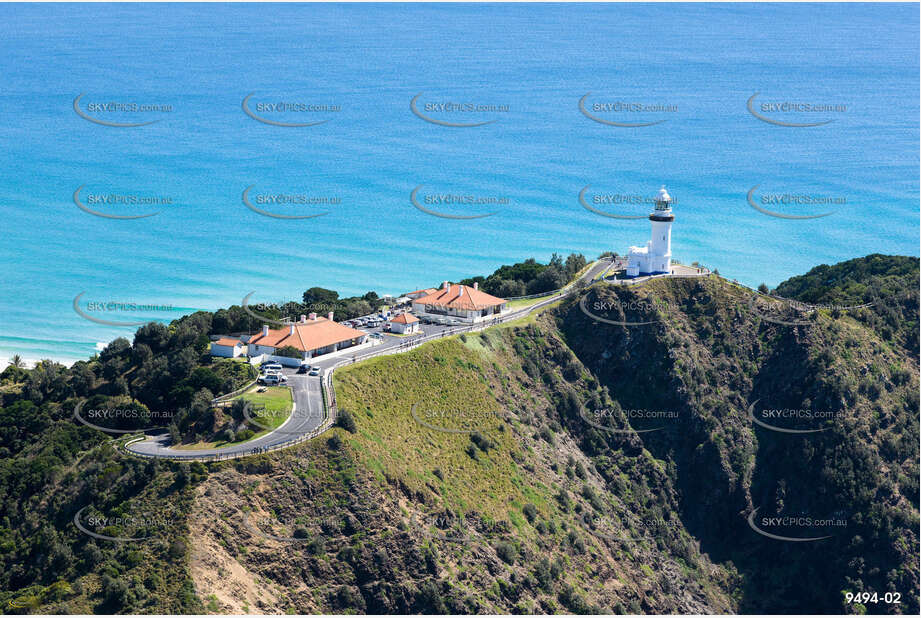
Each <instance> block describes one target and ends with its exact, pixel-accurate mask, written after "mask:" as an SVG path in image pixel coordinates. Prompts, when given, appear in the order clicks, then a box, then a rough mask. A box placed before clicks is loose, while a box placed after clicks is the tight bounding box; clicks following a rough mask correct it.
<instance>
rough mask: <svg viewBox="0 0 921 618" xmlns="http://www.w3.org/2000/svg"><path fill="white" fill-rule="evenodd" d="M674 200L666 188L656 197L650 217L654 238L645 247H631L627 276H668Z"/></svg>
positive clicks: (670, 258) (669, 271)
mask: <svg viewBox="0 0 921 618" xmlns="http://www.w3.org/2000/svg"><path fill="white" fill-rule="evenodd" d="M671 202H672V198H671V196H669V194H668V191H666V190H665V187H662V188H661V189H659V192H658V193H657V194H656V197H655V210H653V211H652V212H651V213H650V215H649V221H650V222H651V223H652V238H650V239H649V240H648V241H647V242H646V246H645V247H630V252H629V253H628V254H627V272H626V274H627V276H628V277H639V276H641V275H666V274H669V273H671V269H672V222H673V221H674V220H675V216H674V215H673V214H672V208H671Z"/></svg>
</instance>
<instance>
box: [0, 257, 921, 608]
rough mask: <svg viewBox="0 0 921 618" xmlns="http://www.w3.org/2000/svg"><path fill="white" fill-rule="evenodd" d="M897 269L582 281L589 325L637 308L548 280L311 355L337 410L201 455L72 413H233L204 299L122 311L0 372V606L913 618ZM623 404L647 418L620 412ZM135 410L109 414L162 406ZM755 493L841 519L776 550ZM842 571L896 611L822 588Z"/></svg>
mask: <svg viewBox="0 0 921 618" xmlns="http://www.w3.org/2000/svg"><path fill="white" fill-rule="evenodd" d="M567 261H568V260H567ZM917 262H918V261H917V259H912V258H890V257H887V256H869V257H868V258H864V259H863V260H852V261H850V262H845V263H843V264H839V265H835V266H830V267H824V266H823V267H819V268H818V269H814V270H813V271H810V273H807V275H804V276H803V277H805V278H807V279H808V281H807V280H804V279H803V278H801V277H797V278H794V279H791V280H790V281H789V282H785V283H784V284H781V285H780V286H778V288H777V293H778V294H779V295H781V296H784V297H787V298H795V299H797V300H802V301H803V302H809V303H813V304H824V305H831V304H838V305H853V304H861V303H862V302H867V299H871V298H872V299H875V300H871V301H870V302H874V307H876V306H881V307H883V306H886V307H894V308H895V313H893V314H891V315H889V314H880V315H878V316H874V315H871V314H865V313H860V312H853V311H850V310H844V311H841V310H836V309H834V308H828V309H825V308H823V309H820V310H818V311H815V312H811V313H810V314H809V319H808V323H805V324H801V325H795V326H790V325H783V324H776V323H772V322H769V321H767V320H764V319H763V317H762V316H761V315H759V313H758V312H757V311H754V310H753V309H752V307H751V306H750V304H749V299H750V296H751V294H750V292H749V291H748V290H745V289H743V288H741V287H738V286H735V285H733V284H731V283H729V282H726V281H724V280H721V279H719V278H717V277H710V278H707V279H702V280H659V281H653V282H651V283H649V284H647V285H645V286H643V287H641V288H638V289H622V288H620V287H614V286H606V285H596V286H594V287H593V288H591V289H590V290H589V291H587V292H586V293H587V294H588V295H589V298H590V299H591V300H592V301H593V302H594V301H598V303H599V305H598V306H600V307H603V310H602V311H603V313H604V315H603V316H602V317H605V318H608V319H610V320H611V321H620V322H626V323H631V322H642V321H650V320H649V318H650V317H655V318H656V319H657V320H658V321H654V322H653V323H652V324H646V325H640V326H630V325H616V324H610V323H607V322H601V321H598V320H595V319H593V318H592V317H591V316H589V315H587V314H586V313H585V312H584V311H583V310H582V308H580V305H579V302H578V300H579V299H578V298H575V299H570V300H567V301H565V302H562V303H559V304H558V305H556V306H554V307H550V308H548V309H547V310H546V311H545V312H543V313H541V314H539V315H537V316H534V315H532V316H530V317H528V318H525V319H522V320H519V321H517V322H515V323H512V324H508V325H503V326H499V327H494V328H490V329H488V330H486V331H483V332H481V333H478V334H468V335H462V336H459V337H453V338H449V339H445V340H440V341H437V342H433V343H432V344H427V345H425V346H422V347H420V348H418V349H416V350H414V351H412V352H409V353H405V354H401V355H398V356H390V357H381V358H377V359H371V360H369V361H365V362H362V363H358V364H356V365H354V366H350V367H348V368H345V369H341V370H339V371H337V373H336V388H337V398H338V400H339V404H340V406H341V407H342V408H343V409H344V410H345V412H344V413H343V414H342V415H341V417H340V419H339V422H338V423H337V425H338V426H337V427H336V428H335V429H333V430H331V431H330V432H329V433H328V434H326V435H324V436H323V437H321V438H319V439H316V440H312V441H309V442H307V443H305V444H303V445H301V446H299V447H296V448H292V449H288V450H284V451H280V452H277V453H273V454H267V455H261V456H258V457H249V458H245V459H241V460H235V461H232V462H224V463H219V464H206V465H203V464H191V465H189V464H172V463H167V462H151V461H146V460H137V459H134V458H131V457H126V456H125V455H123V454H121V453H120V452H118V451H117V450H116V449H115V448H114V446H113V444H112V443H111V441H110V437H109V436H107V435H105V434H104V433H102V432H100V431H97V430H94V429H91V428H89V427H87V426H85V425H83V424H81V423H78V422H75V421H74V419H73V415H74V409H75V407H76V405H77V403H78V402H79V401H81V400H85V406H84V409H85V410H86V411H87V412H86V413H88V411H90V410H92V409H99V408H119V409H125V408H131V409H133V410H140V411H145V410H146V411H149V412H157V411H161V412H162V411H165V412H167V413H168V416H167V417H166V418H167V419H168V420H169V421H170V422H171V424H172V425H173V429H174V430H175V431H177V432H180V431H181V433H182V434H184V435H186V436H187V437H191V438H195V437H198V438H201V437H206V436H209V435H211V434H212V433H213V432H214V431H215V430H216V429H219V428H221V427H228V426H230V427H232V426H235V425H234V424H233V423H232V422H231V421H230V420H229V419H235V415H237V414H239V413H240V410H239V406H233V407H231V408H229V409H226V410H224V411H216V410H213V409H212V408H211V406H210V401H211V398H212V397H213V396H215V395H217V394H220V393H224V392H228V391H230V390H233V389H234V388H235V387H236V386H239V385H240V384H241V383H242V381H244V380H246V379H247V378H248V377H249V376H251V373H250V372H251V369H250V368H249V366H248V365H247V364H246V363H238V362H233V361H231V360H229V359H224V360H221V361H217V362H213V361H212V360H211V359H210V357H209V356H208V355H207V354H205V350H206V346H207V342H208V340H209V337H210V336H211V335H213V334H218V333H227V332H231V331H232V330H233V329H230V328H228V324H229V323H230V321H232V319H236V318H229V316H231V310H228V311H223V312H221V311H219V312H216V313H215V314H209V313H204V312H200V313H196V314H193V315H191V316H186V317H185V318H182V319H181V320H177V321H176V322H173V323H172V324H171V325H169V326H163V325H157V324H151V325H147V326H145V327H143V328H141V329H139V330H138V332H137V334H136V336H135V338H134V341H133V342H128V341H127V340H124V339H120V340H116V341H115V342H113V343H112V344H110V345H109V346H108V347H107V348H106V349H105V350H104V351H103V352H101V353H100V354H99V355H98V356H97V357H94V358H93V359H91V360H89V361H86V362H80V363H76V364H75V365H74V366H73V367H71V368H66V367H63V366H61V365H59V364H56V363H52V362H43V363H41V364H39V366H38V367H36V368H35V369H22V368H19V367H8V368H7V369H6V370H4V371H3V372H2V374H0V397H2V399H0V405H2V409H0V457H2V459H0V503H2V506H3V510H2V513H3V515H2V519H0V567H2V568H0V604H2V606H3V608H4V611H5V612H6V613H28V612H39V611H40V612H46V613H57V612H63V613H66V612H70V613H75V612H89V613H93V612H96V613H124V612H139V613H154V612H157V613H162V612H166V613H169V612H205V611H208V612H231V611H235V612H247V611H253V610H255V609H258V610H259V611H266V612H291V611H296V612H302V613H310V612H350V611H357V612H383V613H386V612H408V613H416V612H418V613H444V612H456V613H475V612H480V613H482V612H498V613H503V612H538V613H540V612H572V613H583V612H593V611H594V612H599V611H600V612H640V613H673V612H685V613H714V612H715V613H725V612H737V611H742V612H765V613H772V612H779V613H788V612H797V611H802V612H820V613H821V612H826V613H837V612H844V613H858V612H861V611H867V612H870V613H917V611H918V578H919V572H918V555H919V548H918V525H919V520H918V508H919V504H918V492H919V487H918V479H919V471H918V442H919V422H918V416H917V410H918V405H919V401H918V374H917V364H916V363H917V358H916V354H917V349H918V344H917V336H918V335H917V324H918V306H917V289H918V269H917ZM552 263H556V264H557V268H564V269H565V268H567V267H566V265H565V264H563V263H562V261H561V260H559V259H555V260H554V262H552ZM528 264H529V262H523V263H521V264H518V265H514V266H512V267H503V268H505V269H506V270H503V269H499V270H498V271H497V273H500V272H502V273H503V274H502V275H500V276H498V277H496V279H494V283H495V282H497V281H499V282H501V281H510V280H511V281H525V279H524V277H526V275H525V274H524V273H526V272H533V271H534V270H536V269H535V268H534V267H533V266H529V265H528ZM547 268H550V266H549V265H548V266H547V267H544V268H543V269H542V271H541V272H545V271H546V270H547ZM572 268H573V269H576V270H578V269H579V268H581V267H577V266H576V264H575V263H573V265H572ZM493 276H495V274H494V275H492V276H491V277H493ZM537 276H539V275H537ZM488 279H489V278H485V279H482V280H481V281H482V283H481V287H483V288H484V289H486V281H487V280H488ZM535 280H536V276H535V277H531V278H529V279H527V281H535ZM490 285H492V284H490ZM526 285H527V284H526ZM317 294H319V296H317ZM912 294H914V296H912ZM311 295H312V296H311V301H312V302H321V301H320V300H318V299H320V298H323V293H322V292H320V293H318V292H316V291H314V292H311ZM912 298H914V300H913V301H912V300H911V299H912ZM893 299H896V300H893ZM337 300H338V299H337ZM323 302H329V297H328V296H327V297H325V301H323ZM772 302H778V303H780V302H782V301H772ZM239 309H240V308H239V307H237V308H233V309H232V311H236V310H239ZM650 311H652V313H653V315H651V314H650ZM239 313H240V314H242V315H244V316H245V315H246V314H245V312H242V311H240V312H239ZM234 315H236V314H234ZM219 316H220V317H219ZM237 317H240V316H237ZM244 319H245V318H243V317H240V320H241V321H242V320H244ZM912 325H914V326H912ZM253 328H255V326H253ZM759 402H760V403H759ZM756 404H758V406H759V408H757V409H760V407H769V408H788V409H789V408H793V409H810V410H823V411H830V412H833V413H835V416H834V417H832V418H831V419H824V420H821V421H815V420H802V419H800V420H786V421H784V420H780V421H777V423H778V424H783V423H787V424H786V425H784V426H785V427H786V428H794V429H822V431H821V432H817V433H811V434H803V435H793V434H785V433H781V432H776V431H771V430H769V429H766V428H764V427H762V426H756V425H755V424H753V423H752V419H751V414H752V413H753V412H751V411H752V410H754V409H756V408H755V407H754V406H755V405H756ZM643 410H646V411H650V410H653V411H667V412H669V415H668V416H663V417H659V418H657V419H655V420H652V421H650V420H646V419H640V418H637V417H636V415H635V413H636V411H643ZM141 417H142V418H145V422H144V423H142V422H140V421H139V420H138V418H137V417H128V418H120V419H116V420H115V421H111V422H113V423H115V424H116V425H117V427H119V428H124V429H137V428H139V427H141V426H142V425H144V426H146V422H147V421H149V420H150V418H155V419H156V420H157V423H155V424H159V422H160V421H161V420H163V417H156V416H151V417H147V416H146V415H145V414H142V415H141ZM593 419H594V420H593ZM235 420H236V419H235ZM106 426H109V425H106ZM433 427H435V429H433ZM439 428H440V429H439ZM644 429H653V431H643V430H644ZM444 430H447V431H444ZM611 430H615V431H611ZM234 437H236V436H234ZM83 509H87V510H85V511H82V510H83ZM754 509H759V510H758V516H759V520H760V518H761V517H763V516H770V517H781V516H809V517H813V518H819V517H833V518H836V519H838V520H841V521H844V522H845V523H844V525H843V526H840V527H837V528H832V529H829V530H825V529H823V533H828V534H829V535H830V537H831V538H828V539H823V540H820V541H815V542H806V543H794V542H784V541H778V540H775V539H771V538H766V537H764V536H761V535H759V534H758V533H756V532H755V531H753V530H752V529H751V528H750V527H749V525H748V523H747V521H746V518H747V517H748V515H749V514H751V513H752V511H753V510H754ZM80 512H84V513H94V514H98V515H100V516H105V517H120V518H121V519H120V520H117V521H115V522H113V523H111V524H110V525H107V526H104V527H101V528H96V529H95V530H96V531H97V532H101V533H102V534H105V535H109V536H116V537H129V538H135V537H137V538H140V537H149V538H147V539H145V540H144V541H137V542H116V541H109V540H104V539H100V538H95V537H92V536H90V535H87V534H84V533H83V532H81V531H80V530H78V529H77V527H76V526H75V525H74V517H75V516H76V515H77V514H78V513H80ZM136 513H144V514H145V517H144V518H143V520H142V521H141V522H140V523H138V521H137V520H135V519H133V518H132V514H136ZM85 520H86V518H85V517H83V518H82V519H81V521H85ZM786 533H787V534H789V535H790V536H800V535H806V536H808V534H809V531H808V530H807V531H803V530H797V529H790V530H788V531H787V532H786ZM269 535H272V536H269ZM273 536H274V537H277V538H273ZM279 539H281V540H279ZM286 539H287V540H286ZM843 591H851V592H877V593H879V594H883V593H885V592H890V591H891V592H899V593H901V595H902V596H901V601H902V602H901V604H900V605H894V604H889V605H885V604H876V605H873V604H870V605H858V604H850V605H848V604H845V603H844V601H843V596H842V593H843Z"/></svg>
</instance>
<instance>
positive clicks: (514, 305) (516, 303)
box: [508, 292, 556, 311]
mask: <svg viewBox="0 0 921 618" xmlns="http://www.w3.org/2000/svg"><path fill="white" fill-rule="evenodd" d="M554 294H556V292H551V293H550V294H545V295H543V296H538V297H537V298H521V299H519V300H510V301H508V308H509V309H511V310H513V311H515V310H517V309H524V308H525V307H530V306H531V305H535V304H537V303H539V302H540V301H542V300H547V299H548V298H550V297H551V296H553V295H554Z"/></svg>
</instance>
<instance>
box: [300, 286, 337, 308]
mask: <svg viewBox="0 0 921 618" xmlns="http://www.w3.org/2000/svg"><path fill="white" fill-rule="evenodd" d="M303 299H304V304H305V305H315V304H321V303H322V304H329V305H332V304H335V302H336V301H337V300H338V299H339V292H337V291H335V290H327V289H326V288H320V287H313V288H310V289H309V290H307V291H306V292H304V296H303Z"/></svg>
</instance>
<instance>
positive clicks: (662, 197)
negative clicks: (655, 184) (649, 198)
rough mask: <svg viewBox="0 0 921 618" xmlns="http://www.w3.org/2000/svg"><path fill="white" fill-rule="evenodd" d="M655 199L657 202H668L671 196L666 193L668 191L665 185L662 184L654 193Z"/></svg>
mask: <svg viewBox="0 0 921 618" xmlns="http://www.w3.org/2000/svg"><path fill="white" fill-rule="evenodd" d="M656 201H657V202H670V201H672V196H670V195H669V194H668V191H666V190H665V186H664V185H663V186H662V188H661V189H659V192H658V193H656Z"/></svg>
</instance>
